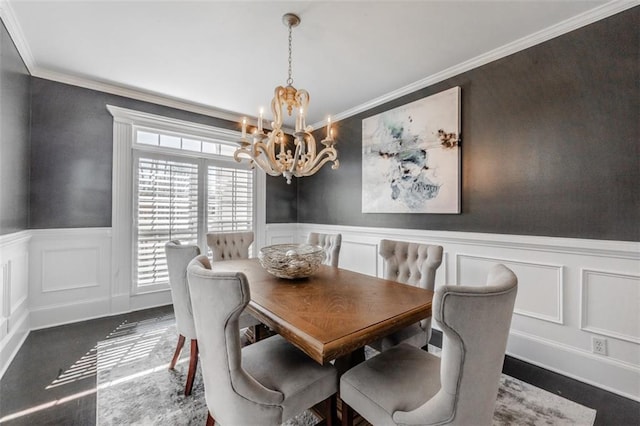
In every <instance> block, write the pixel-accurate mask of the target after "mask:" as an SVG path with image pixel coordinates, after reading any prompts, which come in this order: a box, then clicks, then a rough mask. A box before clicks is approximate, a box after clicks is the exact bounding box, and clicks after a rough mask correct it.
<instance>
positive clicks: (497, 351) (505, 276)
mask: <svg viewBox="0 0 640 426" xmlns="http://www.w3.org/2000/svg"><path fill="white" fill-rule="evenodd" d="M517 282H518V280H517V278H516V276H515V275H514V273H513V272H512V271H511V270H510V269H508V268H507V267H505V266H504V265H495V266H494V267H493V268H492V269H491V270H490V272H489V276H488V278H487V285H486V286H457V285H446V286H442V287H440V288H438V289H437V290H436V293H435V297H434V299H433V317H434V319H435V320H436V323H437V324H438V325H439V326H440V327H441V328H442V332H443V340H442V354H441V355H442V358H441V359H440V358H438V357H436V356H435V355H432V354H430V353H428V352H426V351H423V350H420V349H418V348H415V347H413V346H410V345H407V344H401V345H398V346H396V347H394V348H391V349H389V350H388V351H385V352H382V353H381V354H379V355H377V356H374V357H373V358H371V359H369V360H367V361H365V362H363V363H362V364H359V365H357V366H356V367H354V368H352V369H351V370H349V371H347V372H346V373H345V374H344V375H343V376H342V377H341V379H340V398H341V399H342V413H343V425H348V424H350V423H351V422H352V419H353V411H352V410H351V409H354V410H356V411H357V412H358V413H359V414H360V415H361V416H362V417H364V418H365V419H366V420H368V421H369V422H371V423H373V424H375V425H398V424H401V425H418V424H419V425H436V424H437V425H442V424H455V425H491V423H492V420H493V412H494V405H495V402H496V397H497V394H498V386H499V382H500V374H501V372H502V363H503V360H504V353H505V349H506V345H507V338H508V335H509V328H510V325H511V317H512V314H513V307H514V303H515V299H516V292H517Z"/></svg>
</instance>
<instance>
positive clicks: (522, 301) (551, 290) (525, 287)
mask: <svg viewBox="0 0 640 426" xmlns="http://www.w3.org/2000/svg"><path fill="white" fill-rule="evenodd" d="M456 263H457V273H456V277H457V279H456V284H463V285H484V284H485V280H486V277H487V274H488V272H489V269H490V268H491V266H493V265H495V264H497V263H502V264H503V265H505V266H506V267H508V268H510V269H511V270H512V271H513V272H514V273H515V274H516V276H517V277H518V296H517V298H516V305H515V310H514V313H516V314H519V315H526V316H529V317H532V318H537V319H541V320H545V321H551V322H555V323H558V324H562V295H563V274H562V271H563V269H562V266H558V265H546V264H542V263H533V262H525V261H515V260H507V259H500V258H493V257H483V256H470V255H464V254H460V255H458V256H457V258H456Z"/></svg>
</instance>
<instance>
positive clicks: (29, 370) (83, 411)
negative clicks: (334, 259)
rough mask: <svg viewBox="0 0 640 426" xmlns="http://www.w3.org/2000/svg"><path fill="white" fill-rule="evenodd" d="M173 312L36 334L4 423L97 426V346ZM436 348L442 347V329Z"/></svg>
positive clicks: (629, 417) (589, 391)
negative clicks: (121, 329)
mask: <svg viewBox="0 0 640 426" xmlns="http://www.w3.org/2000/svg"><path fill="white" fill-rule="evenodd" d="M171 313H172V308H171V306H164V307H160V308H153V309H147V310H144V311H138V312H132V313H129V314H123V315H116V316H112V317H107V318H99V319H95V320H89V321H84V322H80V323H75V324H69V325H63V326H59V327H53V328H49V329H45V330H37V331H33V332H31V333H30V334H29V337H28V338H27V340H26V341H25V343H24V345H23V346H22V348H21V349H20V351H19V352H18V354H17V355H16V357H15V358H14V360H13V362H12V363H11V365H10V366H9V368H8V369H7V371H6V373H5V374H4V376H3V377H2V380H0V423H1V424H3V425H5V424H6V425H82V426H87V425H94V424H95V423H96V394H95V392H96V374H95V367H96V352H95V350H96V344H97V342H98V341H100V340H104V339H105V338H106V337H107V336H108V335H109V334H111V333H112V332H113V331H114V330H116V328H117V327H118V326H120V325H122V324H123V323H125V322H127V323H134V322H137V321H144V320H147V319H152V318H155V317H158V316H164V315H167V314H171ZM431 343H432V344H435V345H436V346H441V334H440V333H439V332H438V331H437V330H434V333H433V337H432V339H431ZM72 367H73V368H72ZM503 371H504V372H505V373H506V374H508V375H510V376H513V377H516V378H518V379H521V380H524V381H525V382H528V383H531V384H533V385H535V386H538V387H540V388H542V389H545V390H547V391H549V392H552V393H555V394H557V395H560V396H563V397H565V398H568V399H570V400H572V401H575V402H577V403H579V404H582V405H585V406H587V407H590V408H594V409H596V410H597V416H596V422H595V424H596V425H611V426H626V425H635V426H637V425H640V403H638V402H635V401H632V400H630V399H627V398H623V397H621V396H618V395H616V394H613V393H610V392H606V391H603V390H601V389H598V388H595V387H593V386H589V385H586V384H584V383H581V382H579V381H577V380H573V379H569V378H566V377H564V376H561V375H559V374H556V373H553V372H550V371H547V370H545V369H542V368H539V367H536V366H533V365H531V364H527V363H525V362H522V361H520V360H517V359H514V358H511V357H507V358H506V360H505V365H504V369H503ZM65 372H66V375H64V376H60V374H61V373H65Z"/></svg>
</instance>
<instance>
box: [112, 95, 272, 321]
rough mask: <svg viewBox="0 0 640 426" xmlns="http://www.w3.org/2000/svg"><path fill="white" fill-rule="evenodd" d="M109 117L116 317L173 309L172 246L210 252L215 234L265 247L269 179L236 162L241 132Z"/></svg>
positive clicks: (133, 114)
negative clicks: (243, 234) (251, 238)
mask: <svg viewBox="0 0 640 426" xmlns="http://www.w3.org/2000/svg"><path fill="white" fill-rule="evenodd" d="M107 109H108V110H109V112H110V113H111V115H112V116H113V186H112V188H113V191H112V194H113V198H112V206H113V210H112V215H111V222H112V225H111V226H112V231H111V232H112V236H111V247H112V248H111V257H112V270H111V286H112V287H111V296H110V297H111V310H112V312H114V313H116V312H126V311H128V310H132V309H140V308H142V307H148V306H152V305H160V304H165V303H170V302H171V295H170V294H169V292H168V291H167V290H168V289H169V287H168V285H167V281H168V280H167V270H166V260H165V257H164V243H165V242H166V241H169V240H170V239H180V240H181V242H182V241H184V242H187V241H192V242H197V243H198V245H199V246H200V249H201V250H203V251H204V250H206V249H207V244H206V233H207V231H208V230H209V229H211V230H212V231H213V230H234V229H237V230H253V231H254V232H255V236H256V240H255V246H256V247H262V246H263V245H265V228H266V224H265V222H266V218H265V186H266V177H265V173H264V172H263V171H261V170H258V169H256V170H249V169H247V167H246V165H244V164H240V163H237V162H236V161H235V160H233V153H234V151H235V148H236V143H235V141H237V140H239V139H240V132H238V131H235V130H228V129H221V128H218V127H212V126H208V125H203V124H199V123H193V122H189V121H184V120H178V119H174V118H170V117H164V116H159V115H154V114H148V113H144V112H140V111H134V110H130V109H126V108H120V107H116V106H113V105H107ZM217 114H220V115H218V117H220V118H223V119H226V120H229V121H231V122H237V120H238V117H235V116H232V115H229V114H226V113H222V112H219V113H217ZM225 114H226V115H225ZM196 176H197V177H196Z"/></svg>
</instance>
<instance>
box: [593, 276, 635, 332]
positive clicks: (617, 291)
mask: <svg viewBox="0 0 640 426" xmlns="http://www.w3.org/2000/svg"><path fill="white" fill-rule="evenodd" d="M581 290H582V292H581V294H582V297H581V298H582V304H581V308H582V309H581V328H582V329H583V330H585V331H591V332H593V333H597V334H601V335H604V336H609V337H613V338H616V339H622V340H626V341H629V342H633V343H640V275H634V274H622V273H616V272H607V271H596V270H591V269H583V270H582V283H581Z"/></svg>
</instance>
